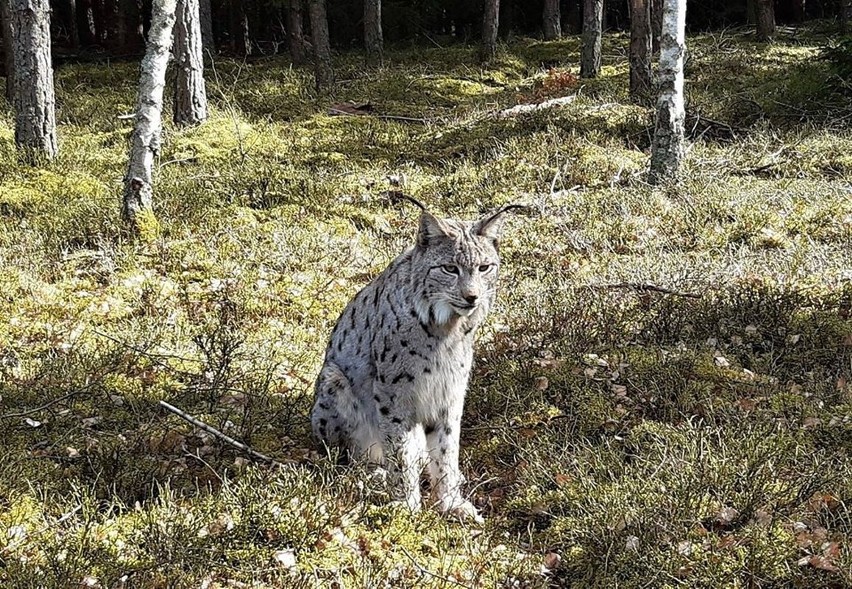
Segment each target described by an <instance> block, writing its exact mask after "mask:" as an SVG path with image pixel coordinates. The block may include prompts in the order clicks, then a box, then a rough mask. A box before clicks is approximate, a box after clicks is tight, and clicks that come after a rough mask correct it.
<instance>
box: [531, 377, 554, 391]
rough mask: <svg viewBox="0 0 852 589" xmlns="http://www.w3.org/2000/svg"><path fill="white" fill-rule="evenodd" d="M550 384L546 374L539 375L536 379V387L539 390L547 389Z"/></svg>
mask: <svg viewBox="0 0 852 589" xmlns="http://www.w3.org/2000/svg"><path fill="white" fill-rule="evenodd" d="M549 386H550V381H549V380H547V377H546V376H539V377H538V378H536V379H535V388H536V389H538V390H539V391H546V390H547V387H549Z"/></svg>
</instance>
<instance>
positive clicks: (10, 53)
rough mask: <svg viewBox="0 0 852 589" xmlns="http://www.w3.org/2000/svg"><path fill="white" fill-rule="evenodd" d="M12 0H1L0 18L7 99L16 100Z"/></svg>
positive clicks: (10, 102) (10, 101)
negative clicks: (0, 22) (0, 21)
mask: <svg viewBox="0 0 852 589" xmlns="http://www.w3.org/2000/svg"><path fill="white" fill-rule="evenodd" d="M11 2H12V0H0V20H2V24H3V57H4V59H5V62H4V63H5V65H6V100H8V101H9V104H13V103H14V101H15V44H14V42H13V39H14V38H15V27H14V24H13V23H12V3H11Z"/></svg>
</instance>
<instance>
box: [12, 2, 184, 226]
mask: <svg viewBox="0 0 852 589" xmlns="http://www.w3.org/2000/svg"><path fill="white" fill-rule="evenodd" d="M20 1H24V0H20ZM175 4H176V0H154V3H153V6H152V9H151V28H150V30H149V31H148V47H147V49H146V51H145V57H143V58H142V67H141V72H140V74H139V95H138V98H137V101H136V125H135V127H134V129H133V135H132V137H131V146H130V158H129V162H128V164H127V174H125V176H124V199H123V205H122V209H121V216H122V219H124V221H125V222H126V223H127V224H128V226H129V228H130V229H131V231H133V232H134V233H137V234H138V233H140V232H143V231H144V230H145V228H146V227H147V226H148V225H150V222H152V221H153V211H152V208H151V205H152V194H153V189H152V185H151V181H152V171H153V167H154V158H155V157H156V156H157V154H158V153H159V151H160V136H161V133H162V116H163V89H164V87H165V85H166V66H167V65H168V63H169V52H170V50H171V47H172V29H173V28H174V24H175Z"/></svg>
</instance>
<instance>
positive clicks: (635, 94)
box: [629, 0, 652, 104]
mask: <svg viewBox="0 0 852 589" xmlns="http://www.w3.org/2000/svg"><path fill="white" fill-rule="evenodd" d="M629 53H630V99H631V100H632V101H633V102H636V103H640V104H642V103H644V102H646V101H647V100H648V98H649V97H650V95H651V87H652V82H651V0H630V51H629Z"/></svg>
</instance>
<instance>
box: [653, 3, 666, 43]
mask: <svg viewBox="0 0 852 589" xmlns="http://www.w3.org/2000/svg"><path fill="white" fill-rule="evenodd" d="M662 34H663V0H651V51H652V52H653V54H654V55H659V53H660V36H662Z"/></svg>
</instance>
